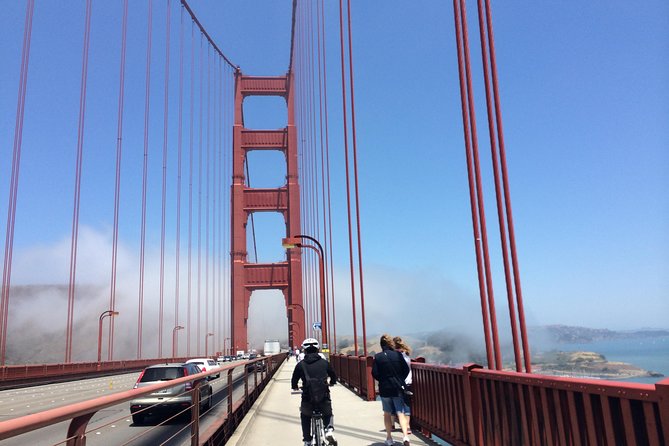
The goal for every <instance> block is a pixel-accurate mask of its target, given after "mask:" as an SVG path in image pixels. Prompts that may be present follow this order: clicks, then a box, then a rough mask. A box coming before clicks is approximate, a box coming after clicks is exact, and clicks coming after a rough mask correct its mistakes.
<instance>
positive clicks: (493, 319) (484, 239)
mask: <svg viewBox="0 0 669 446" xmlns="http://www.w3.org/2000/svg"><path fill="white" fill-rule="evenodd" d="M460 5H461V8H462V15H461V17H460V18H461V20H462V37H463V43H464V56H465V74H466V79H467V89H468V91H469V94H468V95H467V99H468V107H469V115H470V116H471V119H470V120H469V126H470V127H471V133H472V154H473V158H474V174H475V178H476V194H477V201H478V208H479V209H478V211H479V212H478V216H479V224H480V226H481V245H482V248H483V265H484V267H485V276H486V287H487V289H488V307H489V309H490V328H491V329H492V339H493V346H494V353H495V362H496V368H497V370H501V369H502V354H501V351H500V345H499V334H498V330H497V316H496V310H495V295H494V290H493V284H492V269H491V267H490V254H489V250H488V230H487V228H486V219H485V206H484V201H483V185H482V184H481V168H480V162H479V148H478V132H477V130H476V111H475V107H474V87H473V86H472V74H471V71H472V70H471V64H470V61H469V31H468V30H467V9H466V6H465V0H460Z"/></svg>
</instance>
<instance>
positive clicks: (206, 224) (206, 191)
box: [204, 45, 211, 355]
mask: <svg viewBox="0 0 669 446" xmlns="http://www.w3.org/2000/svg"><path fill="white" fill-rule="evenodd" d="M210 124H211V47H210V46H209V45H207V144H206V145H207V147H206V151H207V154H206V157H207V158H206V165H205V170H206V172H205V179H206V180H205V189H204V208H205V209H204V215H205V218H204V228H205V229H204V335H205V337H208V336H209V335H208V333H209V166H210V162H209V155H210V152H211V144H210V139H209V136H210V134H211V132H210V129H211V125H210ZM205 344H206V342H205ZM206 354H208V352H206V351H205V355H206Z"/></svg>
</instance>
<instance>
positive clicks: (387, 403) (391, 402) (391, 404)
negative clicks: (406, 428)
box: [381, 396, 411, 415]
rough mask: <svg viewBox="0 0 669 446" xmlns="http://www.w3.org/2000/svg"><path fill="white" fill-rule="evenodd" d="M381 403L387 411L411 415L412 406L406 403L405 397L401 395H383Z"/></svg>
mask: <svg viewBox="0 0 669 446" xmlns="http://www.w3.org/2000/svg"><path fill="white" fill-rule="evenodd" d="M381 405H382V406H383V411H384V412H386V413H391V414H393V415H394V414H396V413H403V414H404V415H411V408H410V407H409V406H408V405H407V404H405V403H404V398H402V397H401V396H392V397H385V396H382V397H381Z"/></svg>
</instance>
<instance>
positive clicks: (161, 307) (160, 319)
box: [158, 0, 171, 358]
mask: <svg viewBox="0 0 669 446" xmlns="http://www.w3.org/2000/svg"><path fill="white" fill-rule="evenodd" d="M170 6H171V5H170V0H167V15H166V19H165V28H166V30H165V99H164V106H163V184H162V204H161V206H162V211H161V219H160V303H159V305H158V357H159V358H162V357H163V317H164V313H165V310H164V301H165V212H166V204H167V121H168V119H167V118H168V114H169V88H170V18H171V17H170V15H171V14H170V12H171V11H170V10H171V8H170Z"/></svg>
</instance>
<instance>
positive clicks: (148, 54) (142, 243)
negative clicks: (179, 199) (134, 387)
mask: <svg viewBox="0 0 669 446" xmlns="http://www.w3.org/2000/svg"><path fill="white" fill-rule="evenodd" d="M148 3H149V18H148V33H147V46H146V93H145V100H144V163H143V171H142V229H141V241H140V251H139V298H138V317H137V359H139V358H141V357H142V322H143V317H144V251H145V245H146V189H147V184H146V183H147V177H148V162H149V111H150V108H149V106H150V102H151V101H150V92H151V31H152V22H153V1H152V0H148Z"/></svg>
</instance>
